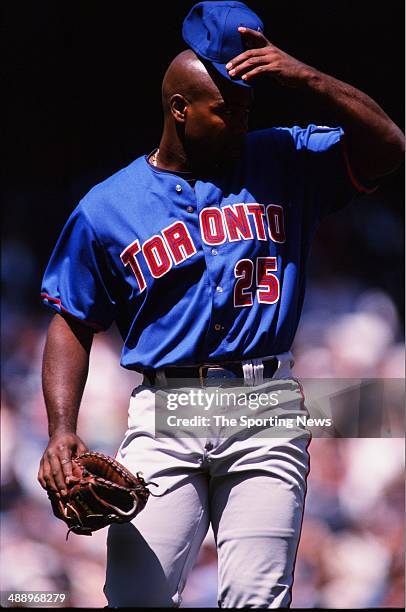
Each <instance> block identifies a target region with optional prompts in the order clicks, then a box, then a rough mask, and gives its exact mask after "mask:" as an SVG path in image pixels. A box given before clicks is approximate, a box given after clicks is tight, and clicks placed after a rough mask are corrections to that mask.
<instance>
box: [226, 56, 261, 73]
mask: <svg viewBox="0 0 406 612" xmlns="http://www.w3.org/2000/svg"><path fill="white" fill-rule="evenodd" d="M267 63H269V60H268V59H267V58H265V57H263V56H260V57H250V58H248V59H247V60H245V62H242V64H239V65H238V66H236V67H235V68H231V69H230V70H229V75H230V76H231V77H239V76H240V75H241V74H244V73H247V72H249V71H252V70H254V68H257V66H264V65H265V64H267Z"/></svg>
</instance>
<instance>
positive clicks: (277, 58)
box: [226, 27, 317, 87]
mask: <svg viewBox="0 0 406 612" xmlns="http://www.w3.org/2000/svg"><path fill="white" fill-rule="evenodd" d="M238 31H239V32H240V34H241V35H242V37H243V40H244V43H245V45H246V47H247V48H248V50H247V51H244V53H241V54H240V55H237V57H235V58H233V59H232V60H231V61H230V62H229V63H228V64H227V65H226V68H227V70H228V72H229V75H230V76H231V77H235V78H239V79H242V80H243V81H247V82H248V81H250V80H251V79H252V78H254V77H257V76H262V75H268V76H271V77H272V78H274V79H276V80H277V81H278V82H279V83H280V84H281V85H284V86H286V87H299V86H300V85H302V84H304V83H306V82H307V81H308V80H309V79H310V78H311V77H312V76H313V75H315V74H316V73H317V71H316V69H315V68H312V67H311V66H307V65H306V64H304V63H303V62H300V61H299V60H297V59H295V58H294V57H292V56H290V55H288V54H287V53H285V52H284V51H281V49H278V48H277V47H275V45H273V44H272V43H271V42H270V41H269V40H268V39H267V38H265V36H264V35H263V34H262V32H257V31H256V30H251V29H250V28H244V27H240V28H238Z"/></svg>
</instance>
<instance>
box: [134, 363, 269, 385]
mask: <svg viewBox="0 0 406 612" xmlns="http://www.w3.org/2000/svg"><path fill="white" fill-rule="evenodd" d="M263 365H264V371H263V377H264V378H272V376H273V375H274V374H275V372H276V370H277V369H278V360H277V358H276V357H272V358H271V359H267V360H266V361H263ZM209 369H218V378H222V371H224V370H228V371H230V372H232V373H233V374H234V375H235V376H236V378H241V379H244V372H243V369H242V363H241V362H240V361H228V362H223V363H210V364H207V363H206V364H204V365H200V366H168V367H166V368H162V371H163V372H164V374H165V376H166V378H177V379H179V380H182V379H188V378H190V379H196V380H199V381H202V380H204V379H205V378H206V377H207V372H208V370H209ZM156 372H157V371H156V370H150V371H148V372H143V374H144V376H145V378H146V379H147V381H148V382H149V383H150V384H151V385H154V384H155V381H156ZM211 377H212V376H211Z"/></svg>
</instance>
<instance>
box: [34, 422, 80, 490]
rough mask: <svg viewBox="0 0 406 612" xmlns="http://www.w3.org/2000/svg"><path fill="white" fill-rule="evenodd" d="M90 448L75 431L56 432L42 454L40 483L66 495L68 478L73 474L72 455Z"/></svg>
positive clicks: (39, 472)
mask: <svg viewBox="0 0 406 612" xmlns="http://www.w3.org/2000/svg"><path fill="white" fill-rule="evenodd" d="M88 450H89V449H88V448H87V446H86V445H85V443H84V442H83V441H82V440H81V439H80V438H79V436H77V435H76V434H75V433H57V434H54V435H53V436H52V437H51V438H50V439H49V442H48V446H47V448H46V449H45V451H44V454H43V455H42V458H41V462H40V467H39V471H38V481H39V483H40V485H41V486H42V487H43V488H44V489H46V490H49V491H54V492H55V493H57V494H59V495H62V496H64V495H66V494H67V489H66V479H67V478H69V476H71V475H72V461H71V460H72V456H74V457H76V456H77V455H81V454H82V453H85V452H86V451H88Z"/></svg>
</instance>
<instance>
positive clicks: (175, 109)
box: [170, 94, 189, 123]
mask: <svg viewBox="0 0 406 612" xmlns="http://www.w3.org/2000/svg"><path fill="white" fill-rule="evenodd" d="M188 105H189V102H188V101H187V100H186V98H184V97H183V96H182V95H181V94H174V95H173V96H172V97H171V99H170V108H171V113H172V115H173V117H174V118H175V120H176V121H178V122H179V123H184V122H185V120H186V113H187V107H188Z"/></svg>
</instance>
